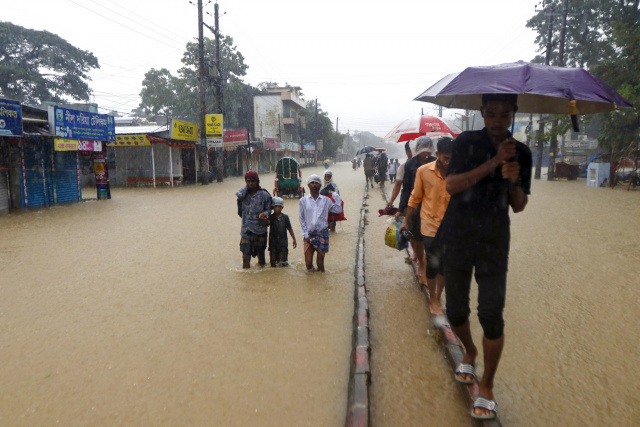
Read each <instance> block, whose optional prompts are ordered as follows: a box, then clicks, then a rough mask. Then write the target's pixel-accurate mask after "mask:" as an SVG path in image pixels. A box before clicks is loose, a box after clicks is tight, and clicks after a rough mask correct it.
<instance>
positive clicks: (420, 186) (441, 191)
mask: <svg viewBox="0 0 640 427" xmlns="http://www.w3.org/2000/svg"><path fill="white" fill-rule="evenodd" d="M452 149H453V139H451V138H449V137H447V136H442V137H440V138H439V139H438V142H437V145H436V161H435V162H431V163H427V164H426V165H424V166H420V168H418V172H417V174H416V181H415V184H414V186H413V192H412V193H411V197H409V206H407V215H406V216H405V220H404V223H403V224H402V226H401V227H400V230H403V229H405V228H411V220H412V218H413V214H414V212H415V210H416V209H418V206H420V204H422V208H421V209H420V233H421V234H422V236H423V238H422V241H423V243H424V250H425V254H426V259H427V269H426V276H427V289H428V290H429V310H430V311H431V313H432V314H442V302H441V298H442V291H443V289H444V277H443V275H442V264H441V263H440V262H437V263H436V262H435V260H434V259H433V256H432V255H431V251H430V247H431V244H432V243H433V239H434V237H435V235H436V232H437V231H438V227H440V223H441V222H442V217H443V216H444V212H445V211H446V210H447V206H448V205H449V199H450V198H451V196H450V195H449V193H448V192H447V188H446V182H447V178H446V176H447V168H448V167H449V160H451V150H452Z"/></svg>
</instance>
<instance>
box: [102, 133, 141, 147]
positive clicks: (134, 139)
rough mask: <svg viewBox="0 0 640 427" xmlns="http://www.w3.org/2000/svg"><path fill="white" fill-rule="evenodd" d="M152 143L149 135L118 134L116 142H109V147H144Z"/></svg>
mask: <svg viewBox="0 0 640 427" xmlns="http://www.w3.org/2000/svg"><path fill="white" fill-rule="evenodd" d="M145 145H151V142H150V141H149V138H147V135H140V134H138V135H116V140H115V142H107V147H142V146H145Z"/></svg>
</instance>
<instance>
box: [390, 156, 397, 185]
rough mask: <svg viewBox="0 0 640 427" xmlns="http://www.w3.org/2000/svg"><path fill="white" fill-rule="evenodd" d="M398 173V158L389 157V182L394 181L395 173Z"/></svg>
mask: <svg viewBox="0 0 640 427" xmlns="http://www.w3.org/2000/svg"><path fill="white" fill-rule="evenodd" d="M397 173H398V159H391V162H389V182H391V183H394V182H396V174H397Z"/></svg>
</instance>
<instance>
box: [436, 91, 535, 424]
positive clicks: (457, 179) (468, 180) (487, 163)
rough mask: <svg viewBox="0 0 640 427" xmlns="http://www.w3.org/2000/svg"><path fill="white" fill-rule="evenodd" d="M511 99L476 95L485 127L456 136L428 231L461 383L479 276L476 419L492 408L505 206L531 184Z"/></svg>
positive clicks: (517, 202)
mask: <svg viewBox="0 0 640 427" xmlns="http://www.w3.org/2000/svg"><path fill="white" fill-rule="evenodd" d="M516 101H517V95H513V94H485V95H482V107H481V109H480V111H481V113H482V117H483V118H484V123H485V128H484V129H482V130H481V131H467V132H463V133H462V134H460V136H458V138H457V139H456V142H455V144H454V148H453V152H452V156H451V162H450V163H449V168H448V173H447V180H446V188H447V191H448V192H449V193H450V194H451V200H450V202H449V206H448V209H447V211H446V213H445V216H444V218H443V220H442V224H441V226H440V228H439V229H438V233H437V235H436V239H435V240H436V242H435V245H436V246H437V247H438V248H440V250H441V251H442V253H441V260H442V263H443V268H444V277H445V288H446V293H447V304H446V309H447V316H448V317H449V322H450V323H451V327H452V329H453V331H454V332H455V333H456V335H457V336H458V337H459V338H460V341H461V342H462V344H463V345H464V347H465V350H466V353H465V355H464V357H463V359H462V363H461V364H460V366H459V367H458V369H457V371H456V379H457V380H458V381H459V382H462V383H465V384H471V383H473V382H474V381H475V360H476V357H477V354H478V350H477V348H476V346H475V344H474V342H473V339H472V337H471V332H470V327H469V314H470V309H469V289H470V285H471V275H472V273H473V274H475V279H476V282H477V283H478V318H479V320H480V324H481V326H482V329H483V332H484V336H483V342H482V345H483V349H484V374H483V376H482V378H481V379H480V381H479V390H478V398H477V399H476V400H475V403H474V408H473V410H472V412H471V415H472V416H473V417H474V418H480V419H492V418H495V416H496V402H495V401H494V396H493V379H494V376H495V373H496V370H497V368H498V362H499V361H500V356H501V353H502V348H503V345H504V334H503V331H504V320H503V317H502V312H503V309H504V303H505V292H506V284H507V263H508V262H507V261H508V255H509V240H510V226H509V224H510V221H509V206H511V208H512V209H513V211H514V213H518V212H521V211H522V210H524V208H525V207H526V205H527V201H528V196H527V195H528V194H530V186H531V165H532V159H531V151H530V150H529V148H528V147H527V146H525V145H524V144H522V143H520V142H517V141H516V140H514V139H513V138H512V137H511V134H510V132H509V126H510V125H511V122H512V120H513V116H514V114H515V112H516V111H517V105H516ZM474 269H475V273H474Z"/></svg>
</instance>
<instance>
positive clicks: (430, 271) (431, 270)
mask: <svg viewBox="0 0 640 427" xmlns="http://www.w3.org/2000/svg"><path fill="white" fill-rule="evenodd" d="M434 239H435V237H431V236H423V237H422V242H423V243H424V252H425V253H426V254H427V279H435V278H436V276H437V275H438V274H440V275H444V268H443V266H442V263H441V262H440V259H439V258H438V257H436V256H434V254H433V253H432V252H431V250H430V249H431V244H432V243H433V240H434Z"/></svg>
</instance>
